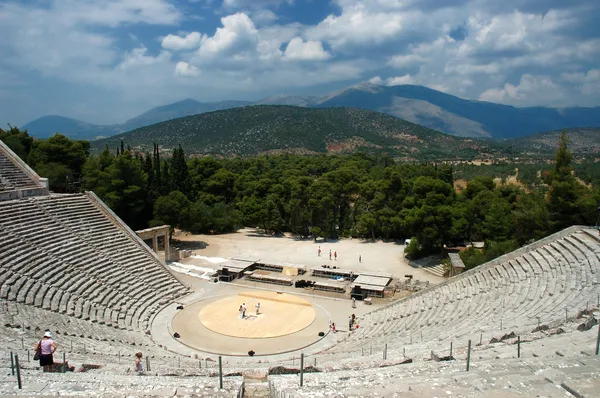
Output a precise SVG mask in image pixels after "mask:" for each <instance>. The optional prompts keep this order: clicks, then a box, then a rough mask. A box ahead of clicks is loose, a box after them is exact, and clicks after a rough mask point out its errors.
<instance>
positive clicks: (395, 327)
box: [335, 236, 598, 352]
mask: <svg viewBox="0 0 600 398" xmlns="http://www.w3.org/2000/svg"><path fill="white" fill-rule="evenodd" d="M574 243H575V240H574V239H571V238H570V237H568V236H567V238H565V239H562V240H561V246H557V245H555V244H554V242H553V243H551V244H549V245H545V246H541V247H539V248H534V249H533V250H531V251H529V252H528V253H527V252H526V253H524V255H521V256H520V257H516V258H514V259H513V260H509V261H507V262H506V263H501V264H499V265H498V266H496V267H494V268H492V269H487V270H483V271H481V272H473V273H471V275H469V276H466V277H464V278H462V279H461V280H459V281H458V282H457V283H448V284H445V285H442V287H441V288H435V287H434V288H433V289H429V291H426V292H424V293H423V294H421V295H420V296H418V299H417V297H409V298H407V299H404V300H401V301H400V302H398V303H395V304H392V305H391V306H390V307H396V308H398V309H400V310H393V309H391V308H390V307H387V308H385V309H383V310H381V311H376V312H373V313H371V314H368V315H367V316H365V317H364V319H362V320H361V328H360V332H358V333H357V332H354V333H353V334H352V335H351V336H348V341H347V342H346V343H342V344H340V345H339V346H338V347H336V348H335V351H337V352H339V351H343V350H344V349H347V347H348V346H352V345H353V346H357V347H360V344H363V342H364V341H368V342H369V343H373V342H379V341H381V342H383V341H385V340H389V339H387V338H386V336H390V335H391V336H394V335H398V334H399V332H400V331H402V330H407V331H408V332H409V333H415V332H417V334H418V332H420V331H424V335H425V336H426V337H433V338H435V337H439V336H441V337H442V338H443V337H444V336H448V337H449V336H450V335H457V334H458V335H461V334H468V333H469V332H472V331H473V329H474V328H473V325H474V324H477V325H478V326H477V327H476V329H477V330H482V331H485V330H487V329H489V326H486V324H488V325H490V322H492V324H499V323H500V322H499V321H500V319H502V320H503V323H504V325H505V328H506V329H509V328H511V327H519V328H521V329H523V328H529V327H530V326H531V325H536V324H537V320H538V316H540V318H541V319H542V320H543V321H549V320H552V319H554V318H557V317H560V316H561V314H562V316H563V318H564V310H565V308H567V309H568V310H569V311H570V313H571V314H572V313H573V312H574V311H575V309H576V308H581V307H582V304H585V303H586V300H587V301H592V299H593V298H595V296H596V295H597V294H598V288H597V286H595V285H593V284H590V283H587V282H586V281H587V276H588V275H590V274H592V272H593V270H595V269H597V268H598V262H589V261H587V260H586V259H587V255H586V251H587V252H589V247H585V246H584V245H580V246H579V247H578V248H577V250H578V251H579V252H580V253H581V254H580V255H579V257H576V256H575V255H573V254H572V253H573V251H574V250H575V248H574V247H571V248H570V250H568V251H567V250H566V249H563V250H562V251H560V247H563V245H571V246H573V244H574ZM565 252H566V253H565ZM550 253H552V256H549V254H550ZM557 262H558V263H559V265H558V266H555V267H552V266H550V264H553V263H557ZM496 276H497V278H496ZM558 277H561V278H562V279H563V280H564V281H565V286H564V289H561V287H560V284H558V283H556V279H557V278H558ZM500 279H502V280H504V281H506V283H507V285H503V284H501V283H500ZM490 280H493V282H491V281H490ZM486 281H489V282H486ZM577 281H579V283H580V285H579V288H577V285H576V283H577ZM482 283H483V284H484V287H482V288H479V289H476V288H475V287H476V286H478V285H482ZM453 285H455V286H456V288H455V289H453V288H452V286H453ZM490 286H495V287H496V288H490ZM458 290H461V291H463V292H465V293H464V294H463V296H462V297H461V298H460V299H459V300H453V297H452V296H451V295H454V294H455V293H454V292H453V291H458ZM476 292H477V294H476ZM449 295H450V297H448V296H449ZM499 299H502V300H504V305H503V306H500V307H501V308H499V309H498V310H494V309H495V308H497V307H499V304H500V302H498V300H499ZM532 304H533V305H532ZM432 307H434V309H433V310H430V308H432ZM481 308H483V310H482V309H481ZM475 315H476V316H475ZM474 318H476V319H474ZM482 321H483V322H482ZM444 325H453V326H452V328H451V331H448V330H447V328H444Z"/></svg>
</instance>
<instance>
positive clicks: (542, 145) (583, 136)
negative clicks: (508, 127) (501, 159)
mask: <svg viewBox="0 0 600 398" xmlns="http://www.w3.org/2000/svg"><path fill="white" fill-rule="evenodd" d="M563 131H564V132H565V133H567V137H568V138H569V150H570V151H571V152H573V153H575V154H578V155H598V154H600V128H599V127H584V128H570V129H561V130H554V131H547V132H544V133H537V134H532V135H529V136H527V137H522V138H516V139H512V140H508V141H506V144H507V145H509V146H511V147H512V148H513V149H515V150H518V151H522V152H536V153H539V152H555V151H556V150H557V146H558V137H559V136H560V134H561V133H562V132H563Z"/></svg>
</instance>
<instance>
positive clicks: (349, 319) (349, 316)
mask: <svg viewBox="0 0 600 398" xmlns="http://www.w3.org/2000/svg"><path fill="white" fill-rule="evenodd" d="M348 331H352V315H348Z"/></svg>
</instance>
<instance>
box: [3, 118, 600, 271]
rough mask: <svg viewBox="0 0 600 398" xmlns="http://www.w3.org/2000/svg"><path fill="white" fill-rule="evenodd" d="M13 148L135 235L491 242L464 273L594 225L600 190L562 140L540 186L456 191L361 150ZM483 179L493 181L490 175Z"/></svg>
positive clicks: (51, 142) (429, 245) (439, 177)
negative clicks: (165, 227)
mask: <svg viewBox="0 0 600 398" xmlns="http://www.w3.org/2000/svg"><path fill="white" fill-rule="evenodd" d="M0 139H2V140H3V141H4V142H6V143H7V144H8V145H9V146H10V147H11V148H13V150H15V151H16V152H17V154H19V156H21V157H22V158H23V159H26V160H27V162H28V163H29V164H31V165H32V166H33V167H34V169H36V171H38V172H39V173H40V174H41V175H44V176H47V177H49V178H50V182H51V188H52V189H53V190H54V191H57V192H74V191H77V190H79V189H82V190H92V191H94V192H95V193H96V194H97V195H98V196H99V197H100V198H102V200H104V201H105V202H106V203H107V205H108V206H110V207H111V208H112V209H113V210H114V211H115V212H116V213H117V214H118V215H119V216H120V217H121V218H122V219H123V220H125V221H126V222H127V223H128V224H129V225H130V226H131V227H132V228H134V229H138V228H143V227H146V226H148V225H150V226H152V225H160V224H169V225H171V226H173V227H179V228H182V229H184V230H187V231H191V232H193V233H209V232H212V233H224V232H231V231H235V230H236V229H237V228H239V227H241V226H255V227H258V228H261V229H263V230H265V231H266V232H269V233H273V234H277V233H281V232H286V231H287V232H292V233H294V234H296V235H297V236H299V237H304V238H324V239H336V238H340V237H357V238H367V239H386V240H392V239H405V238H413V239H412V242H411V245H410V246H409V248H408V255H409V256H412V257H417V256H421V255H425V254H429V253H436V252H440V251H441V249H442V248H443V246H444V245H453V244H458V243H462V242H468V241H485V242H486V245H485V249H484V250H483V251H476V250H468V251H466V252H464V253H463V259H464V261H465V263H466V264H467V266H469V267H471V266H475V265H477V264H479V263H482V262H484V261H486V260H488V259H490V258H493V257H495V256H497V255H500V254H503V253H505V252H507V251H510V250H513V249H514V248H516V247H518V246H521V245H523V244H526V243H527V242H530V241H532V240H535V239H539V238H541V237H543V236H546V235H548V234H550V233H552V232H555V231H558V230H560V229H562V228H565V227H567V226H570V225H574V224H587V225H593V224H595V223H597V217H598V212H597V204H598V202H599V201H600V190H599V189H598V185H595V186H590V185H586V184H583V183H582V182H581V181H579V180H578V179H577V178H576V177H575V176H574V173H573V165H572V156H571V154H570V152H569V150H568V139H567V137H566V135H564V134H563V135H562V136H561V137H560V138H559V145H558V148H559V149H558V150H557V154H556V160H555V162H554V164H552V165H548V168H547V170H546V171H545V172H544V173H541V176H540V179H541V180H540V183H539V184H537V185H535V184H534V185H529V186H526V185H523V184H510V183H498V182H497V181H494V180H493V178H492V176H490V175H480V176H477V177H473V178H469V182H468V184H467V185H466V186H465V187H464V188H463V189H456V188H455V187H454V186H453V183H454V181H455V177H454V170H453V166H451V165H448V164H432V163H426V164H407V163H400V162H397V161H395V160H394V159H392V158H389V157H386V156H371V155H366V154H362V153H356V154H351V155H344V156H332V155H315V156H299V155H279V156H266V155H265V156H258V157H247V158H228V159H218V158H213V157H202V158H192V159H187V158H186V156H185V153H184V150H183V149H182V148H181V147H179V148H178V149H176V150H175V151H173V152H172V153H170V154H169V156H168V157H166V156H165V155H164V154H162V153H161V151H160V150H159V147H158V146H155V147H154V151H153V153H143V154H142V153H133V152H132V151H131V150H130V149H128V148H127V147H126V146H125V145H124V143H122V142H121V145H120V147H118V148H115V149H114V150H109V149H108V148H106V149H105V150H104V151H103V152H101V153H100V154H98V155H89V145H88V144H87V143H86V142H82V141H71V140H69V139H67V138H66V137H64V136H61V135H55V136H54V137H52V138H50V139H48V140H46V141H33V140H32V139H31V137H29V136H28V135H27V133H26V132H22V131H19V130H18V129H16V128H11V129H9V130H6V131H3V130H0ZM484 174H485V173H484Z"/></svg>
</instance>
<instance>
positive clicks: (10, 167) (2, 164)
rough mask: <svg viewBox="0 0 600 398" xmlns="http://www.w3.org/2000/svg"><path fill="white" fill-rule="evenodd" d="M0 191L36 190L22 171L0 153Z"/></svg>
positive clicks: (32, 182)
mask: <svg viewBox="0 0 600 398" xmlns="http://www.w3.org/2000/svg"><path fill="white" fill-rule="evenodd" d="M0 177H2V178H0V190H4V191H7V190H14V189H27V188H38V186H37V184H36V183H35V181H32V180H31V179H30V178H29V177H28V176H27V175H26V174H25V173H23V171H21V170H20V169H19V168H18V167H17V166H15V165H14V164H13V162H11V161H10V160H9V159H8V158H7V157H6V156H4V154H3V153H2V152H0Z"/></svg>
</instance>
